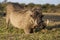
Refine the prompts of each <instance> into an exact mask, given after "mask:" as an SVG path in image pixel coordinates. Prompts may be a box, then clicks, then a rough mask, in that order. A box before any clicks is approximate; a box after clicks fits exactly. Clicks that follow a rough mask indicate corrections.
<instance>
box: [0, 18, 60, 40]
mask: <svg viewBox="0 0 60 40" xmlns="http://www.w3.org/2000/svg"><path fill="white" fill-rule="evenodd" d="M49 27H50V26H48V27H47V30H46V29H45V30H46V31H45V32H43V31H39V32H37V33H32V34H28V35H26V34H24V31H23V30H20V29H17V28H15V27H13V26H12V25H10V26H8V28H6V23H5V19H4V18H2V17H0V40H60V28H53V27H52V28H53V29H48V28H49Z"/></svg>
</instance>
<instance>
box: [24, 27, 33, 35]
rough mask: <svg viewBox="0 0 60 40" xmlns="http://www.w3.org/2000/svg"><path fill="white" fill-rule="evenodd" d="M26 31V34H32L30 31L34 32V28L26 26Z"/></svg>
mask: <svg viewBox="0 0 60 40" xmlns="http://www.w3.org/2000/svg"><path fill="white" fill-rule="evenodd" d="M24 32H25V34H30V33H33V29H31V28H25V29H24Z"/></svg>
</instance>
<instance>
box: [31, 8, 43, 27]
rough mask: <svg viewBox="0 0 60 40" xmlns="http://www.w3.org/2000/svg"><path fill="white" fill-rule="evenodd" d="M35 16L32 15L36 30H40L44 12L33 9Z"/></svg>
mask: <svg viewBox="0 0 60 40" xmlns="http://www.w3.org/2000/svg"><path fill="white" fill-rule="evenodd" d="M32 12H33V14H32V15H31V17H32V18H33V19H34V25H33V27H34V28H39V27H40V26H41V25H42V21H43V20H42V17H43V15H42V12H40V9H39V8H35V9H33V11H32Z"/></svg>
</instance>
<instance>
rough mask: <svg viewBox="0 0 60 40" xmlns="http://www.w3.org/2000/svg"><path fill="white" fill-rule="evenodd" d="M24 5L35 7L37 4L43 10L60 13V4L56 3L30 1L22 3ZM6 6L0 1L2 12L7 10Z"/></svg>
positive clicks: (0, 10)
mask: <svg viewBox="0 0 60 40" xmlns="http://www.w3.org/2000/svg"><path fill="white" fill-rule="evenodd" d="M20 5H22V6H24V7H27V8H30V9H31V8H34V7H35V6H37V7H40V8H42V12H46V13H60V4H58V5H54V4H48V3H47V4H43V5H41V4H34V3H29V4H28V5H26V4H24V3H22V4H20ZM5 6H6V4H3V3H0V12H4V11H5Z"/></svg>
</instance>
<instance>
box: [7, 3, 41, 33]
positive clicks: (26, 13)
mask: <svg viewBox="0 0 60 40" xmlns="http://www.w3.org/2000/svg"><path fill="white" fill-rule="evenodd" d="M38 10H39V9H37V8H35V9H33V11H32V10H30V9H25V8H24V7H22V6H21V5H19V4H18V3H8V4H7V7H6V12H7V15H6V23H7V24H9V22H11V24H12V25H13V26H14V27H16V28H20V29H23V30H24V32H25V33H26V34H29V33H31V32H32V31H33V29H34V28H38V27H39V26H41V25H42V13H40V12H38Z"/></svg>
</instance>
